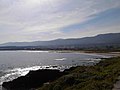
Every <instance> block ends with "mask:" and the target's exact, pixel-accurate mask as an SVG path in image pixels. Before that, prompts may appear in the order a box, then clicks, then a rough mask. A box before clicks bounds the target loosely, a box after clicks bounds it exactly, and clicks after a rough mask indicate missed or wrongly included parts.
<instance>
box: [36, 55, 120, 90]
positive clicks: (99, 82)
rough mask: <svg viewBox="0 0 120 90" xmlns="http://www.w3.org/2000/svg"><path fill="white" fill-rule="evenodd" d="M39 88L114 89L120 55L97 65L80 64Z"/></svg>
mask: <svg viewBox="0 0 120 90" xmlns="http://www.w3.org/2000/svg"><path fill="white" fill-rule="evenodd" d="M67 72H68V74H67V75H64V76H62V77H60V78H59V79H57V80H55V81H53V82H50V83H49V84H46V85H45V84H44V85H43V86H42V87H40V88H39V89H37V90H112V88H113V84H114V83H115V82H116V80H117V78H118V76H119V75H120V57H114V58H109V59H104V60H101V61H100V62H99V63H98V64H96V65H95V66H79V67H76V68H74V69H73V70H71V71H67Z"/></svg>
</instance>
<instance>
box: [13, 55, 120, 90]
mask: <svg viewBox="0 0 120 90" xmlns="http://www.w3.org/2000/svg"><path fill="white" fill-rule="evenodd" d="M112 59H113V60H114V59H120V57H112V58H108V59H102V60H101V61H100V62H99V63H97V64H96V65H94V66H76V67H71V68H70V69H65V70H64V71H63V72H67V75H69V74H72V72H74V71H76V69H79V70H82V69H83V70H84V69H85V68H87V69H88V71H89V69H90V68H91V69H93V68H96V67H97V66H100V65H103V66H104V64H105V62H107V63H106V64H109V63H110V65H111V66H112V64H111V63H112V62H114V61H113V60H112ZM107 60H110V61H109V62H108V61H107ZM115 64H116V63H115ZM100 67H102V66H100ZM104 67H105V68H106V65H105V66H104ZM83 70H82V72H84V71H83ZM93 70H94V69H93ZM88 71H86V72H88ZM35 72H37V71H35ZM29 73H30V72H29ZM94 73H95V72H94ZM88 75H89V74H88ZM64 76H66V74H64V75H63V76H61V77H64ZM98 76H99V74H98ZM25 77H26V76H25ZM61 77H59V78H58V79H55V80H53V81H52V82H50V83H47V84H48V86H49V85H51V84H52V83H54V82H56V80H59V79H60V78H61ZM73 77H74V76H73ZM113 78H114V77H113ZM115 81H116V79H115ZM115 81H114V83H115ZM11 82H12V81H11ZM65 84H66V83H65ZM45 85H46V84H45ZM112 87H113V84H112ZM40 88H42V89H40ZM40 88H39V89H38V90H47V89H43V88H45V86H44V85H43V86H42V87H40ZM109 88H110V87H109ZM61 90H65V89H61ZM70 90H72V89H70ZM101 90H102V89H101ZM106 90H107V89H106ZM111 90H112V89H111Z"/></svg>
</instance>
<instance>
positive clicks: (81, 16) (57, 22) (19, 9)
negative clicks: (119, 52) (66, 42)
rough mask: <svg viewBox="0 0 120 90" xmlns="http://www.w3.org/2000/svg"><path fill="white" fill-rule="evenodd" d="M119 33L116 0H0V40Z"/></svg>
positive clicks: (119, 8) (119, 11) (118, 2)
mask: <svg viewBox="0 0 120 90" xmlns="http://www.w3.org/2000/svg"><path fill="white" fill-rule="evenodd" d="M104 33H120V0H0V43H5V42H22V41H46V40H53V39H60V38H64V39H66V38H82V37H89V36H95V35H97V34H104Z"/></svg>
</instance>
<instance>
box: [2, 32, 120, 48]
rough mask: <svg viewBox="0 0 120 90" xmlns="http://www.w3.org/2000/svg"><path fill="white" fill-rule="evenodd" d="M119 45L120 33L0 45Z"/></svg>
mask: <svg viewBox="0 0 120 90" xmlns="http://www.w3.org/2000/svg"><path fill="white" fill-rule="evenodd" d="M104 44H105V45H108V44H118V45H120V33H107V34H99V35H97V36H94V37H84V38H70V39H56V40H51V41H33V42H8V43H3V44H0V46H68V45H81V46H84V45H104Z"/></svg>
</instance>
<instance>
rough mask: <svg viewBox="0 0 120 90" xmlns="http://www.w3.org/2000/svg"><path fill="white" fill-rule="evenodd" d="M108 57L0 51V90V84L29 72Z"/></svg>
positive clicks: (82, 63) (50, 52)
mask: <svg viewBox="0 0 120 90" xmlns="http://www.w3.org/2000/svg"><path fill="white" fill-rule="evenodd" d="M109 57H111V56H109V55H100V54H95V53H94V54H92V53H80V52H79V53H78V52H64V53H60V52H56V51H27V50H26V51H22V50H21V51H0V90H2V87H1V85H2V83H3V82H7V81H11V80H13V79H16V78H18V77H20V76H24V75H26V74H27V73H28V72H29V71H30V70H38V69H59V70H60V71H64V70H65V69H68V68H70V67H74V66H82V65H84V66H87V65H94V64H96V63H98V62H99V61H100V60H101V58H109Z"/></svg>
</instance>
